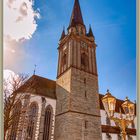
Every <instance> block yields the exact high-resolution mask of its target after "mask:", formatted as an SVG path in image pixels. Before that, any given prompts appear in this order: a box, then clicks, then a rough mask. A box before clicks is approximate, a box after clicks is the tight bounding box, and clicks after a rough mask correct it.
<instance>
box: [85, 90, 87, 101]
mask: <svg viewBox="0 0 140 140" xmlns="http://www.w3.org/2000/svg"><path fill="white" fill-rule="evenodd" d="M85 98H86V99H87V91H85Z"/></svg>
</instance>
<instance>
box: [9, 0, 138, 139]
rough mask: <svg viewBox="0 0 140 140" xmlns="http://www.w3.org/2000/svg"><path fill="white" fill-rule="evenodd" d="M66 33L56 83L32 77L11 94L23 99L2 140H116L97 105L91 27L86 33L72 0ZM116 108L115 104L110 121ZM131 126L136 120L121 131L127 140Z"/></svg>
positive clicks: (131, 135) (115, 129)
mask: <svg viewBox="0 0 140 140" xmlns="http://www.w3.org/2000/svg"><path fill="white" fill-rule="evenodd" d="M67 30H68V32H67V33H65V30H63V31H62V35H61V38H60V40H59V47H58V53H59V59H58V70H57V79H56V81H53V80H49V79H47V78H43V77H40V76H37V75H33V76H32V77H31V78H30V79H29V80H28V81H27V82H26V83H25V84H24V85H23V86H21V87H20V88H19V89H18V90H17V92H19V94H22V95H24V97H25V98H24V99H22V100H21V101H20V102H19V105H18V106H17V107H16V109H15V113H17V118H16V120H15V121H14V125H13V126H12V127H11V129H10V130H9V133H8V135H7V139H8V140H9V139H10V140H15V139H16V140H111V139H112V140H121V135H120V129H119V128H118V127H116V126H115V124H114V123H113V122H112V121H110V120H109V118H108V117H107V115H106V112H105V110H104V107H103V105H102V102H101V98H102V97H103V95H102V94H99V89H98V71H97V64H96V43H95V38H94V35H93V32H92V28H91V27H89V31H88V32H87V29H86V26H85V24H84V21H83V18H82V13H81V9H80V4H79V1H78V0H75V3H74V7H73V11H72V15H71V19H70V23H69V26H68V29H67ZM122 103H123V101H122V100H119V99H118V100H117V107H116V113H115V116H118V115H119V108H120V107H121V104H122ZM121 110H122V113H123V115H124V112H123V109H122V108H121ZM18 112H22V113H21V115H18ZM135 125H136V119H135V122H134V123H133V124H132V125H130V126H129V127H128V128H127V139H128V140H132V139H133V140H136V129H135V128H136V126H135Z"/></svg>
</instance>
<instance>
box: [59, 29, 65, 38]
mask: <svg viewBox="0 0 140 140" xmlns="http://www.w3.org/2000/svg"><path fill="white" fill-rule="evenodd" d="M64 37H65V27H63V31H62V34H61V37H60V40H61V39H63V38H64Z"/></svg>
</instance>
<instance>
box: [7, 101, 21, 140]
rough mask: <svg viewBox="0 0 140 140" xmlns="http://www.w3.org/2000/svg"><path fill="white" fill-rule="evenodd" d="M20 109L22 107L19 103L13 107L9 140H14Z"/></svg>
mask: <svg viewBox="0 0 140 140" xmlns="http://www.w3.org/2000/svg"><path fill="white" fill-rule="evenodd" d="M21 107H22V104H21V102H19V103H17V104H16V105H15V107H14V110H13V113H12V116H11V118H13V119H12V124H11V132H10V136H9V140H16V136H17V131H18V124H19V119H20V112H21Z"/></svg>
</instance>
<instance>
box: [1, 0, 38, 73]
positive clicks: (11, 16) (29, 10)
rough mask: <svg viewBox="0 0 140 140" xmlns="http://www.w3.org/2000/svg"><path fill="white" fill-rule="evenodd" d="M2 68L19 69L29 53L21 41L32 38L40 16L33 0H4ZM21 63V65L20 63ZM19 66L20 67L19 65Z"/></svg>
mask: <svg viewBox="0 0 140 140" xmlns="http://www.w3.org/2000/svg"><path fill="white" fill-rule="evenodd" d="M3 2H4V22H3V25H4V40H3V42H4V68H5V69H12V70H14V71H21V70H22V69H23V67H24V64H25V63H26V62H25V59H26V60H27V58H28V57H29V54H27V52H26V51H25V49H24V47H23V43H24V41H25V40H29V39H31V38H32V35H33V34H34V33H35V31H36V29H37V23H36V19H38V18H40V15H39V13H38V12H37V11H35V10H34V9H33V6H34V1H33V0H4V1H3ZM21 64H22V65H21ZM19 66H20V67H19Z"/></svg>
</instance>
